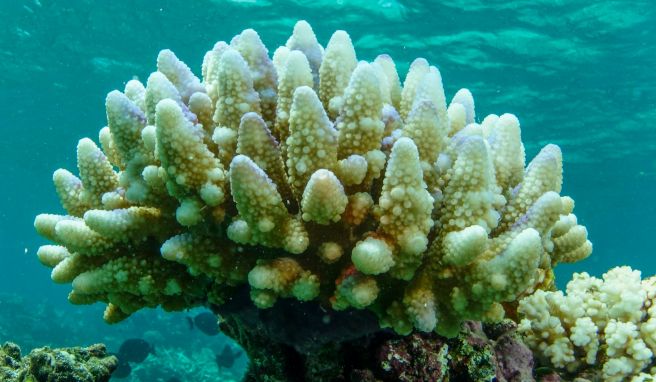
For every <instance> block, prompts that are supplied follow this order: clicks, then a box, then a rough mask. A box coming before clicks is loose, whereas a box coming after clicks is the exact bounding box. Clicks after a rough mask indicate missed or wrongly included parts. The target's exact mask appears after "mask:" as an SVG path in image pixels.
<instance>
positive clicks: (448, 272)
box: [35, 21, 592, 335]
mask: <svg viewBox="0 0 656 382" xmlns="http://www.w3.org/2000/svg"><path fill="white" fill-rule="evenodd" d="M106 109H107V127H105V128H103V129H101V130H100V136H99V141H100V144H101V146H102V150H101V149H99V148H98V147H97V146H96V145H95V144H94V143H93V141H92V140H90V139H86V138H85V139H82V140H81V141H80V144H79V145H78V168H79V178H78V177H77V176H75V175H73V174H72V173H71V172H69V171H66V170H57V171H56V172H55V175H54V183H55V188H56V191H57V193H58V195H59V197H60V200H61V204H62V206H63V207H64V209H65V210H66V211H67V213H68V214H67V215H49V214H43V215H39V216H38V217H37V218H36V221H35V227H36V229H37V231H38V232H39V233H40V234H41V235H43V236H44V237H45V238H47V239H49V240H51V241H53V242H55V244H56V245H46V246H43V247H41V249H40V250H39V253H38V255H39V258H40V259H41V261H42V262H43V263H44V264H45V265H47V266H50V267H53V272H52V278H53V280H54V281H55V282H65V283H68V282H72V285H73V290H72V292H71V294H70V295H69V300H70V301H71V302H72V303H76V304H89V303H93V302H96V301H102V302H105V303H107V309H106V312H105V319H106V320H107V321H108V322H117V321H120V320H121V319H124V318H125V317H127V316H128V315H130V314H131V313H133V312H135V311H136V310H138V309H140V308H142V307H152V306H157V305H161V306H163V307H164V308H165V309H184V308H187V307H190V306H194V305H198V304H203V303H208V302H209V303H212V304H216V305H220V304H222V303H223V302H224V301H225V299H227V298H229V297H230V296H232V294H233V293H234V290H235V289H236V287H238V286H240V285H243V284H247V283H248V284H250V287H251V297H252V299H253V301H254V302H255V304H256V305H257V306H258V307H261V308H267V307H270V306H272V305H273V304H275V303H276V300H277V299H278V298H296V299H299V300H301V301H308V300H318V301H319V302H320V303H322V304H325V305H329V304H331V305H332V307H333V308H334V309H338V310H343V309H348V308H355V309H364V308H367V309H370V310H371V311H373V312H375V313H376V314H377V315H378V317H379V319H380V322H381V325H384V326H392V327H393V328H394V329H395V330H396V331H397V332H399V333H408V332H409V331H411V330H412V328H416V329H419V330H422V331H432V330H437V331H439V332H440V333H443V334H447V335H454V334H455V333H456V332H457V330H458V328H459V326H460V324H461V322H462V321H463V320H467V319H478V320H480V319H485V320H497V319H500V318H501V317H503V314H504V310H503V307H502V305H501V304H502V303H504V302H511V301H515V300H516V299H517V298H518V297H519V296H521V295H522V294H524V293H527V292H530V291H532V290H534V289H535V288H540V287H542V286H546V285H550V283H551V281H552V277H553V274H552V267H553V266H555V265H556V263H558V262H563V261H564V262H573V261H577V260H579V259H581V258H584V257H586V256H587V255H589V254H590V252H591V249H592V248H591V245H590V242H589V241H587V237H586V236H587V233H586V230H585V228H584V227H582V226H580V225H578V224H577V221H576V217H575V216H574V215H573V214H572V209H573V201H572V200H571V199H570V198H568V197H561V196H560V195H559V192H560V189H561V181H562V174H561V171H562V158H561V153H560V150H559V148H558V147H557V146H555V145H548V146H547V147H545V148H544V149H543V150H542V151H541V152H540V153H539V154H538V155H537V156H536V157H535V158H534V159H533V161H531V163H530V164H529V165H528V166H527V167H526V169H524V167H525V163H524V148H523V145H522V142H521V137H520V128H519V122H518V120H517V118H515V116H513V115H511V114H504V115H501V116H496V115H491V116H488V117H486V118H485V119H484V120H483V122H482V124H477V123H476V122H475V111H474V100H473V97H472V95H471V93H470V92H469V91H468V90H466V89H462V90H460V91H458V92H457V93H456V95H455V96H454V98H453V100H452V101H451V103H450V105H448V106H447V102H446V97H445V94H444V89H443V85H442V77H441V74H440V71H439V70H438V69H437V68H436V67H435V66H430V65H429V63H428V62H427V61H426V60H425V59H417V60H415V61H414V62H413V63H412V65H411V66H410V70H409V73H408V74H407V76H406V79H405V81H404V82H403V86H401V82H400V81H399V75H398V74H397V71H396V67H395V64H394V61H393V60H392V59H391V58H390V57H389V56H388V55H381V56H378V57H377V58H375V60H373V61H372V62H365V61H360V62H358V61H357V58H356V55H355V50H354V48H353V45H352V42H351V40H350V38H349V36H348V35H347V34H346V32H343V31H337V32H335V34H334V35H333V37H332V38H331V39H330V42H329V44H328V46H327V48H326V49H325V51H324V49H323V47H321V46H320V45H319V43H318V42H317V39H316V37H315V35H314V33H313V32H312V29H311V28H310V26H309V25H308V24H307V23H306V22H303V21H301V22H299V23H298V24H297V25H296V27H295V28H294V32H293V35H292V37H290V39H289V40H288V41H287V44H286V46H284V47H280V48H278V49H277V50H276V52H275V54H274V55H273V58H272V59H270V58H269V55H268V52H267V49H266V48H265V47H264V45H263V44H262V42H261V40H260V38H259V36H258V35H257V33H256V32H255V31H253V30H250V29H249V30H245V31H244V32H242V33H241V34H239V35H238V36H236V37H235V38H233V39H232V41H231V42H230V43H229V44H228V43H226V42H218V43H217V44H216V45H215V46H214V47H213V48H212V49H211V50H210V51H209V52H207V54H206V55H205V58H204V60H203V65H202V79H198V78H197V77H196V76H195V75H194V74H193V73H192V71H191V70H190V69H189V67H188V66H187V65H186V64H184V63H183V62H181V61H180V60H179V59H178V58H177V57H176V56H175V55H174V54H173V52H171V51H169V50H165V51H162V52H161V53H160V55H159V57H158V59H157V71H156V72H155V73H153V74H151V75H150V77H149V78H148V81H147V83H146V85H145V86H144V85H143V84H141V83H140V82H139V81H137V80H132V81H130V82H128V83H127V84H126V87H125V90H124V91H123V92H121V91H113V92H111V93H109V95H108V96H107V102H106Z"/></svg>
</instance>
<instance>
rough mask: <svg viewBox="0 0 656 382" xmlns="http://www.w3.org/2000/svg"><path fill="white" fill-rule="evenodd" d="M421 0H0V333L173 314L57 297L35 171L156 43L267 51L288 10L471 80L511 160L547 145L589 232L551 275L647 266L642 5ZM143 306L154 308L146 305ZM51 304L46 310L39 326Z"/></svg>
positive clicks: (654, 140)
mask: <svg viewBox="0 0 656 382" xmlns="http://www.w3.org/2000/svg"><path fill="white" fill-rule="evenodd" d="M437 3H438V2H431V1H387V0H384V1H383V0H381V1H360V2H350V1H336V2H333V1H290V2H282V1H273V0H271V1H259V0H252V1H208V0H201V1H193V2H191V1H171V0H170V1H160V2H157V4H156V5H155V2H152V1H145V0H137V1H113V2H96V1H90V0H77V1H63V0H60V1H54V0H52V1H48V0H13V1H10V0H3V1H0V21H1V22H0V129H2V130H1V131H2V138H0V160H1V163H2V164H3V165H2V167H1V168H0V179H2V188H1V191H0V201H1V202H2V209H1V210H0V253H1V255H0V256H1V259H2V263H1V265H0V291H2V292H3V293H4V294H3V295H0V340H2V341H3V340H9V339H14V340H17V341H18V342H19V344H21V345H23V346H24V347H27V348H29V347H31V346H32V345H36V342H37V339H38V340H40V341H41V342H42V343H48V344H53V345H69V344H80V342H81V341H82V342H85V343H87V342H93V341H106V342H108V343H109V344H110V345H111V344H114V345H116V344H118V343H120V339H121V338H124V337H125V336H130V335H132V336H134V335H138V334H139V333H143V332H144V331H146V330H147V329H154V330H157V329H158V328H170V327H171V325H173V326H175V325H180V328H179V330H180V331H182V330H183V329H184V328H185V326H184V325H185V322H184V320H185V318H184V314H182V313H181V316H175V317H177V318H169V317H167V318H163V317H159V316H157V315H156V314H155V313H153V312H144V313H140V314H138V315H136V317H135V318H134V319H131V320H129V322H128V323H126V326H127V328H126V327H123V328H119V327H116V326H114V327H107V326H103V324H102V323H101V322H100V314H99V312H100V309H101V308H100V307H98V306H95V307H94V306H92V307H75V308H71V307H69V306H68V305H67V303H66V294H67V293H68V290H69V287H68V286H57V285H54V284H52V282H51V281H50V279H49V270H48V269H46V268H45V267H43V266H41V265H40V264H39V263H38V261H37V260H36V257H35V251H36V249H37V248H38V246H39V245H41V244H43V243H44V240H43V239H41V238H39V237H37V235H36V234H35V233H34V231H33V228H32V222H33V219H34V216H35V215H36V214H37V213H40V212H45V211H56V210H57V208H59V207H58V205H59V203H58V201H57V199H56V195H55V193H54V189H53V187H52V183H51V174H52V172H53V170H55V169H56V168H59V167H64V168H69V169H74V168H75V145H76V143H77V141H78V140H79V139H80V138H82V137H85V136H89V137H91V138H94V139H95V138H96V134H97V131H98V129H99V128H100V127H102V126H104V124H105V123H106V122H105V115H104V114H105V112H104V99H105V95H106V94H107V93H108V92H109V91H111V90H113V89H115V88H123V86H124V84H125V82H126V81H127V80H129V79H131V78H133V77H137V78H139V79H141V80H142V81H145V79H146V78H147V76H148V74H149V73H150V72H151V71H153V70H155V58H156V57H157V53H158V52H159V50H161V49H164V48H169V49H171V50H173V51H174V52H175V53H176V54H177V55H178V57H180V58H181V59H182V60H184V61H185V62H186V63H187V64H188V65H189V66H191V67H192V69H193V70H194V71H195V72H196V73H197V74H199V72H200V64H201V61H202V57H203V54H204V53H205V52H206V51H207V50H208V49H210V48H211V47H212V45H213V44H214V42H216V41H218V40H226V39H230V38H231V37H232V36H233V35H235V34H236V33H238V32H240V31H241V30H242V29H245V28H254V29H256V30H257V31H258V32H259V34H260V36H261V37H262V40H263V41H264V43H265V44H266V45H267V47H268V48H269V50H270V52H272V51H273V50H274V49H275V47H277V46H278V45H281V44H284V42H285V41H286V39H287V37H288V36H289V34H290V33H291V29H292V26H293V24H294V23H295V22H296V20H298V19H306V20H308V21H309V22H310V24H311V25H312V26H313V28H314V31H315V33H316V34H317V37H318V39H319V41H320V42H321V43H322V44H324V45H325V44H326V43H327V41H328V39H329V37H330V35H331V34H332V32H333V31H334V30H336V29H344V30H346V31H348V32H349V34H350V35H351V38H352V39H353V42H354V45H355V48H356V51H357V53H358V58H359V59H366V60H372V59H373V58H375V57H376V55H378V54H380V53H388V54H390V55H391V56H392V57H393V58H394V60H395V61H396V63H397V66H398V68H399V72H400V73H401V74H402V75H403V74H404V73H405V72H406V70H407V67H408V65H409V63H410V62H411V61H412V60H413V59H414V58H416V57H425V58H426V59H428V61H429V62H431V63H432V64H436V65H437V66H438V67H439V68H440V71H441V73H442V76H443V78H444V83H445V87H446V92H447V97H450V96H451V95H452V94H453V93H454V92H455V91H456V90H457V89H459V88H461V87H466V88H468V89H470V90H471V91H472V93H473V94H474V97H475V100H476V111H477V115H478V116H479V120H480V119H482V117H483V116H485V115H486V114H489V113H496V114H501V113H505V112H511V113H514V114H516V115H517V116H518V117H519V119H520V122H521V124H522V135H523V140H524V143H525V145H526V151H527V157H532V156H533V155H535V154H536V153H537V151H538V150H539V148H540V147H542V146H543V145H545V144H546V143H550V142H551V143H556V144H558V145H560V146H561V148H562V149H563V154H564V160H565V163H564V166H565V177H564V188H563V194H566V195H570V196H572V197H574V199H575V200H576V210H575V212H576V214H577V216H578V218H579V222H580V223H582V224H584V225H586V226H587V228H588V231H589V236H590V240H591V241H592V242H593V243H594V253H593V255H592V256H591V257H590V258H589V259H587V260H586V261H583V262H581V263H578V264H574V265H571V266H562V265H561V266H560V267H559V270H558V276H559V277H560V279H561V280H563V281H564V280H565V279H567V278H568V277H569V275H570V274H571V272H573V271H583V270H586V271H589V272H591V273H593V274H597V275H599V274H601V273H603V272H604V271H605V270H607V269H609V268H610V267H613V266H616V265H620V264H628V265H631V266H632V267H635V268H638V269H641V270H642V271H643V274H645V275H651V274H654V273H656V260H655V259H654V256H655V255H656V244H655V243H656V241H655V240H654V234H655V233H656V202H655V198H654V195H656V159H655V158H656V124H655V121H656V71H655V69H656V37H655V36H656V11H655V9H656V8H655V7H654V6H653V3H652V2H651V1H648V0H644V1H631V2H628V1H596V2H589V1H585V0H570V1H558V0H556V1H553V0H549V1H547V0H537V1H536V0H533V1H528V0H519V1H483V0H461V1H447V2H444V4H443V5H437ZM9 296H11V297H9ZM15 298H18V299H20V302H19V303H16V302H15V301H14V300H12V299H15ZM10 300H11V301H10ZM12 304H14V305H12ZM18 305H20V306H23V307H24V308H25V307H28V308H27V309H26V311H25V312H24V313H23V314H24V315H25V317H30V316H31V312H32V311H33V312H34V314H33V315H32V316H33V320H34V321H36V322H35V323H34V324H33V326H29V327H25V325H27V324H26V322H27V321H25V320H23V321H21V324H22V325H23V326H21V325H14V326H11V325H10V324H9V323H10V322H12V320H14V321H15V320H17V318H16V317H14V316H15V313H14V312H15V310H14V308H11V309H10V308H9V307H13V306H18ZM154 314H155V316H153V317H155V318H157V319H156V320H154V321H148V320H147V319H146V317H151V316H147V315H154ZM53 315H54V316H55V317H57V319H56V320H53V322H43V321H44V320H46V319H47V318H48V317H52V316H53ZM140 315H142V317H141V318H140ZM35 317H36V318H35ZM151 318H152V317H151ZM67 320H68V321H75V322H87V323H89V324H88V325H95V326H91V327H93V328H95V329H96V331H95V332H94V331H89V330H86V331H85V332H84V333H75V334H73V335H69V336H55V333H53V331H52V330H43V331H42V332H38V333H39V334H38V335H37V334H35V333H37V332H36V331H37V330H41V329H43V328H42V327H45V328H48V327H50V328H60V327H61V328H66V327H75V325H73V324H70V323H66V321H67ZM140 320H142V321H140ZM175 320H177V321H175ZM30 322H31V321H30ZM176 322H177V323H176ZM3 323H5V324H4V326H3ZM31 325H32V324H31ZM150 326H153V327H154V328H150ZM78 327H79V326H78ZM39 328H41V329H39ZM130 331H132V332H130ZM196 334H197V333H196ZM196 334H194V335H196ZM194 338H195V339H194V341H197V342H195V343H211V341H215V338H214V337H213V338H212V339H211V340H208V339H207V338H204V337H202V335H200V334H198V335H197V336H196V337H194ZM21 340H22V341H23V343H21ZM112 341H113V342H112ZM159 341H160V342H163V343H165V342H166V341H167V339H166V338H163V339H159ZM222 341H225V339H222ZM186 348H187V349H189V348H191V346H187V347H186Z"/></svg>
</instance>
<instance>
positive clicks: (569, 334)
mask: <svg viewBox="0 0 656 382" xmlns="http://www.w3.org/2000/svg"><path fill="white" fill-rule="evenodd" d="M655 303H656V277H651V278H648V279H644V280H641V279H640V271H635V270H632V269H631V268H629V267H626V266H624V267H617V268H613V269H611V270H610V271H608V272H607V273H605V274H604V275H603V277H602V279H598V278H595V277H591V276H590V275H588V274H587V273H579V274H575V275H574V278H573V279H572V280H571V281H570V282H569V283H568V284H567V290H566V294H564V293H563V292H561V291H556V292H547V291H543V290H538V291H536V292H535V293H533V294H532V295H530V296H527V297H525V298H523V299H522V300H520V302H519V308H518V312H519V315H520V317H521V322H520V324H519V331H520V333H522V334H523V335H524V338H525V339H526V342H527V344H528V345H529V346H530V347H531V348H532V350H533V351H534V352H535V353H536V354H537V355H538V357H540V358H541V359H542V361H543V362H544V363H547V364H549V365H552V366H554V367H556V368H559V369H564V370H566V371H568V372H570V373H577V372H581V371H582V370H585V369H586V368H590V367H592V366H593V365H595V368H596V369H599V370H600V371H601V378H602V379H603V380H604V381H609V382H614V381H615V382H619V381H629V380H631V381H639V380H643V379H641V378H643V377H644V375H645V374H644V372H647V373H649V374H652V373H653V372H654V371H656V370H653V369H650V368H652V365H653V361H654V352H656V342H654V338H656V325H655V324H654V323H655V322H656V304H655Z"/></svg>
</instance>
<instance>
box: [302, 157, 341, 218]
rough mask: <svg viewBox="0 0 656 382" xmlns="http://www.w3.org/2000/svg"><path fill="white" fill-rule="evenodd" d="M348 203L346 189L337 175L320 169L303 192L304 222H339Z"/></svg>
mask: <svg viewBox="0 0 656 382" xmlns="http://www.w3.org/2000/svg"><path fill="white" fill-rule="evenodd" d="M347 203H348V198H347V197H346V193H345V192H344V187H343V186H342V184H341V183H340V182H339V179H337V177H336V176H335V174H333V173H332V172H330V171H329V170H326V169H319V170H317V171H315V172H314V174H312V176H311V177H310V180H309V181H308V182H307V185H306V186H305V191H303V199H302V201H301V207H302V209H303V220H306V221H313V222H315V223H318V224H329V223H332V222H337V221H339V219H340V217H341V215H342V212H344V210H345V209H346V204H347Z"/></svg>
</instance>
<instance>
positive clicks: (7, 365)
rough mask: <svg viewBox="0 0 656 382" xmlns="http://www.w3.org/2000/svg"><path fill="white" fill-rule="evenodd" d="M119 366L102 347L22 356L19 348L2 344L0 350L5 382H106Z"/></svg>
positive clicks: (1, 376)
mask: <svg viewBox="0 0 656 382" xmlns="http://www.w3.org/2000/svg"><path fill="white" fill-rule="evenodd" d="M117 365H118V360H117V359H116V357H114V356H112V355H109V354H107V351H106V349H105V345H102V344H97V345H91V346H89V347H86V348H82V347H75V348H61V349H51V348H48V347H44V348H38V349H34V350H32V351H31V352H30V354H28V355H27V356H24V357H23V356H21V349H20V347H18V345H16V344H14V343H11V342H5V343H4V344H3V345H2V346H1V347H0V380H1V381H5V382H37V381H44V382H45V381H52V382H58V381H62V382H65V381H66V382H68V381H70V382H73V381H75V382H107V381H109V378H110V376H111V374H112V372H113V371H114V370H115V369H116V367H117Z"/></svg>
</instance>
